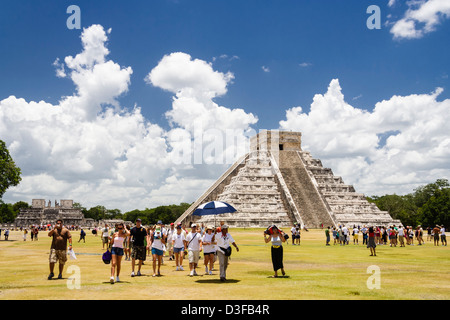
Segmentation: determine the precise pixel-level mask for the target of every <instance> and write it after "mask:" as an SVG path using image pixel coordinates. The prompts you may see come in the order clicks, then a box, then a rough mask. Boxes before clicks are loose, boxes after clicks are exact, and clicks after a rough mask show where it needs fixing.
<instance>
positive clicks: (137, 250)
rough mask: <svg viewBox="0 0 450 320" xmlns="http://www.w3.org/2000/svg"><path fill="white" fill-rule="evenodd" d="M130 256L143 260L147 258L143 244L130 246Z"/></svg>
mask: <svg viewBox="0 0 450 320" xmlns="http://www.w3.org/2000/svg"><path fill="white" fill-rule="evenodd" d="M131 258H133V259H137V260H142V261H145V259H146V258H147V250H146V247H145V246H135V245H133V246H132V249H131Z"/></svg>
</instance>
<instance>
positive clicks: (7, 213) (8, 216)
mask: <svg viewBox="0 0 450 320" xmlns="http://www.w3.org/2000/svg"><path fill="white" fill-rule="evenodd" d="M15 218H16V215H15V214H14V211H13V206H12V205H11V204H9V203H4V202H3V201H1V200H0V222H1V223H7V222H13V221H14V219H15Z"/></svg>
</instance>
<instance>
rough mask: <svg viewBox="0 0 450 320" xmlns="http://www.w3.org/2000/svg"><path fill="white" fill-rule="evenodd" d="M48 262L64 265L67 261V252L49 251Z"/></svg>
mask: <svg viewBox="0 0 450 320" xmlns="http://www.w3.org/2000/svg"><path fill="white" fill-rule="evenodd" d="M49 261H50V263H56V262H59V263H60V264H65V263H66V261H67V250H56V249H50V256H49Z"/></svg>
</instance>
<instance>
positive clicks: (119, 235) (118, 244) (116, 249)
mask: <svg viewBox="0 0 450 320" xmlns="http://www.w3.org/2000/svg"><path fill="white" fill-rule="evenodd" d="M129 234H130V233H129V232H128V230H127V229H125V227H124V225H123V223H119V224H118V225H117V232H116V233H114V235H113V236H112V237H111V240H110V244H111V255H112V261H111V278H110V279H109V282H111V283H114V274H115V272H116V270H117V276H116V282H119V281H120V280H119V274H120V267H121V263H122V257H123V241H124V240H125V238H126V237H127V236H129Z"/></svg>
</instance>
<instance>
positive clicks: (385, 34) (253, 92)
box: [0, 0, 450, 129]
mask: <svg viewBox="0 0 450 320" xmlns="http://www.w3.org/2000/svg"><path fill="white" fill-rule="evenodd" d="M70 4H77V5H79V7H80V9H81V18H82V27H88V26H90V25H91V24H101V25H103V26H104V27H105V28H112V30H113V33H112V35H111V37H110V41H109V44H108V48H109V49H110V51H111V58H112V59H113V60H115V61H117V62H118V63H119V64H121V65H127V66H128V65H130V66H132V67H133V70H134V73H133V76H132V79H131V81H132V85H131V87H130V90H129V92H128V93H127V94H126V95H124V96H123V97H121V98H120V100H121V102H122V104H123V105H128V106H132V105H134V103H137V104H138V105H140V106H142V107H143V113H144V114H145V115H146V116H147V117H148V118H149V119H151V120H153V121H156V122H159V123H161V124H162V125H164V123H165V120H164V119H163V118H162V116H161V115H162V114H163V113H164V112H165V111H166V110H167V109H168V108H169V107H170V95H168V94H167V93H166V92H162V91H161V90H160V89H158V88H152V87H151V86H148V85H146V84H145V83H144V81H143V79H144V77H145V75H146V74H147V73H148V72H149V71H150V70H151V69H152V68H153V67H154V66H155V65H156V64H157V63H158V61H159V60H160V59H161V58H162V57H163V55H164V54H167V53H171V52H176V51H181V52H186V53H189V54H190V55H191V56H193V57H195V58H199V59H203V60H206V61H208V62H212V61H213V57H220V56H221V55H224V54H225V55H227V56H228V59H220V58H219V59H217V60H216V61H215V62H214V63H213V64H214V67H215V69H216V70H219V71H222V72H227V71H231V72H233V73H234V74H235V80H234V83H233V84H232V85H230V86H229V91H228V93H227V94H226V96H224V97H220V98H218V101H219V102H220V103H222V104H224V105H226V106H229V107H242V108H245V110H247V111H249V112H254V113H256V114H258V115H259V122H258V128H261V129H263V128H277V127H278V120H279V119H281V118H282V117H283V116H284V111H285V109H286V108H288V107H293V106H297V105H301V106H303V107H304V108H308V106H309V105H310V103H311V101H312V98H313V96H314V94H316V93H323V92H324V91H325V88H326V86H327V84H328V83H329V81H330V80H331V79H333V78H339V79H340V81H341V85H342V87H343V88H344V90H345V92H344V93H345V96H346V99H347V100H349V101H352V102H353V103H354V105H355V106H357V107H359V108H364V109H372V108H373V107H374V104H375V103H376V102H378V101H381V100H383V99H389V98H390V97H391V96H393V95H395V94H400V95H406V94H411V93H426V92H430V91H432V90H434V89H435V88H436V87H443V88H444V89H447V88H448V86H449V81H450V80H449V79H448V74H449V73H450V71H449V70H450V59H448V51H449V47H450V41H448V35H449V34H450V32H449V31H450V22H449V21H444V22H443V23H442V24H441V25H440V26H439V27H438V30H437V31H436V32H434V33H432V34H429V35H427V36H426V37H425V38H423V39H420V40H419V41H410V40H406V41H405V40H401V41H396V40H393V37H392V34H390V32H389V27H386V26H382V29H381V30H369V29H368V28H367V27H366V20H367V18H368V17H369V16H370V15H369V14H367V13H366V9H367V7H368V5H370V4H376V5H379V6H380V9H381V18H382V21H383V23H385V22H386V21H387V18H386V16H387V15H388V14H392V15H397V16H399V17H400V16H401V14H402V13H403V12H404V11H405V6H406V5H405V4H404V3H402V4H398V5H397V6H395V7H394V8H389V7H387V1H360V0H345V1H336V0H332V1H297V0H292V1H261V0H256V1H251V0H246V1H209V0H208V1H187V0H179V1H170V0H169V1H131V2H123V1H78V2H73V1H72V2H71V1H45V2H44V3H43V2H36V1H7V2H6V3H5V2H3V4H2V10H1V12H0V32H1V33H0V37H1V38H0V39H1V43H2V50H1V51H0V61H2V63H1V65H0V67H1V73H2V77H1V79H0V81H1V86H0V97H2V98H5V97H7V96H9V95H11V94H15V95H16V96H20V97H24V98H26V99H29V100H41V99H43V100H46V101H50V102H56V101H57V100H58V99H59V98H60V97H61V96H63V95H68V94H70V93H71V92H72V91H73V85H72V83H71V82H70V81H69V80H67V79H66V80H61V79H58V78H56V77H55V76H54V69H53V68H52V66H51V64H52V63H53V61H54V60H55V58H57V57H61V58H63V57H65V56H67V55H70V54H73V53H74V52H77V50H79V45H80V44H79V37H80V33H81V30H69V29H67V28H66V20H67V18H68V17H69V14H66V9H67V7H68V6H69V5H70ZM233 56H237V57H239V59H233V60H231V59H230V58H231V57H233ZM230 60H231V61H230ZM301 63H307V64H310V65H308V66H306V67H301V66H300V64H301ZM262 66H266V67H268V68H269V70H270V72H268V73H265V72H264V71H263V70H262ZM448 96H449V90H445V91H444V92H443V94H442V95H441V96H440V98H442V99H443V98H448ZM353 98H355V100H353Z"/></svg>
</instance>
